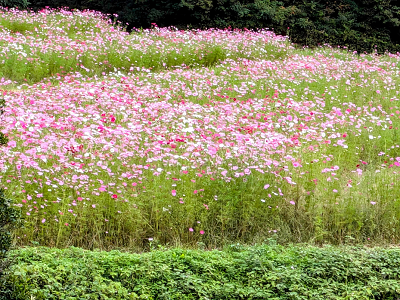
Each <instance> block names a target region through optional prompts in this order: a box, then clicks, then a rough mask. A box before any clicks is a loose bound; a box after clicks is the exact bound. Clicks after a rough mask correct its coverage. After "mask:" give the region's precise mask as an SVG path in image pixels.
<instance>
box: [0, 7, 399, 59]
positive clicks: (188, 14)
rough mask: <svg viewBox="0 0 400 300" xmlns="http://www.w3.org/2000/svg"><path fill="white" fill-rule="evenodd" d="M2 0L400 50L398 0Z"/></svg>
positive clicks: (134, 23)
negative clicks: (263, 31) (265, 31)
mask: <svg viewBox="0 0 400 300" xmlns="http://www.w3.org/2000/svg"><path fill="white" fill-rule="evenodd" d="M30 2H31V3H28V1H27V0H0V4H1V5H3V6H9V7H11V6H19V7H20V8H24V7H25V8H26V7H29V8H31V9H33V10H38V9H41V8H43V7H45V6H49V7H53V8H57V7H62V6H64V7H69V8H71V9H74V8H77V9H92V10H99V11H101V12H104V13H109V14H118V21H121V22H122V23H124V24H126V23H129V25H128V30H131V29H132V28H133V27H135V28H141V27H143V28H148V27H151V24H152V23H156V24H157V25H158V26H160V27H164V26H176V27H178V28H180V29H185V28H211V27H217V28H228V27H231V28H248V29H250V28H270V29H274V31H275V32H276V33H278V34H283V35H289V36H290V38H291V40H292V42H294V43H297V44H299V45H306V46H317V45H321V44H325V43H328V44H330V45H332V46H336V45H341V46H347V47H348V48H350V49H351V50H356V51H358V52H364V51H367V52H372V51H375V50H377V51H378V52H379V53H383V52H384V51H386V50H388V51H390V52H392V53H395V52H398V51H400V1H399V0H354V1H353V0H334V1H327V0H325V1H322V0H281V1H271V0H122V1H113V0H36V1H35V0H30Z"/></svg>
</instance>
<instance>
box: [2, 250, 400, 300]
mask: <svg viewBox="0 0 400 300" xmlns="http://www.w3.org/2000/svg"><path fill="white" fill-rule="evenodd" d="M12 256H13V257H14V258H15V259H16V262H17V263H16V264H15V265H14V267H13V270H12V274H11V275H10V277H9V278H8V282H7V286H6V287H3V290H4V291H6V292H7V293H8V295H9V298H8V299H9V300H12V299H24V300H25V299H36V300H40V299H314V300H315V299H324V300H326V299H398V297H399V295H400V269H399V266H400V250H399V249H381V248H374V249H366V248H355V247H351V248H350V247H347V248H343V247H342V248H336V247H324V248H315V247H299V246H298V247H287V248H285V247H282V246H277V245H274V244H271V245H261V246H254V247H244V246H239V245H232V246H230V247H227V248H226V249H225V250H224V251H217V250H214V251H200V250H196V251H195V250H183V249H172V250H167V251H165V250H157V251H153V252H149V253H143V254H129V253H121V252H118V251H111V252H96V251H95V252H91V251H86V250H82V249H79V248H69V249H64V250H60V249H49V248H24V249H19V250H15V251H13V252H12Z"/></svg>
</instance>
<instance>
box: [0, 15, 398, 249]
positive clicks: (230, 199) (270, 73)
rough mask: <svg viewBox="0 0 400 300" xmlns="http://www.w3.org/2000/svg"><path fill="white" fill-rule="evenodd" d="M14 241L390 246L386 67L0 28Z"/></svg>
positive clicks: (187, 35)
mask: <svg viewBox="0 0 400 300" xmlns="http://www.w3.org/2000/svg"><path fill="white" fill-rule="evenodd" d="M0 45H1V52H0V62H1V64H0V78H1V80H0V84H1V86H0V89H1V91H0V92H1V95H2V97H3V99H4V100H5V101H6V107H5V113H4V115H3V116H2V119H1V125H2V132H3V133H4V134H5V135H7V137H8V139H9V142H8V144H7V146H6V147H3V148H0V152H1V154H0V168H1V174H0V181H1V185H2V186H4V187H5V188H6V192H7V194H8V196H9V197H10V198H12V199H13V200H14V205H15V206H17V207H19V208H20V209H21V212H22V215H23V219H24V222H23V223H24V226H23V227H22V228H20V229H18V231H17V232H16V236H15V239H16V241H17V244H18V245H24V246H28V245H31V246H32V245H43V246H51V247H61V248H62V247H68V246H76V247H82V248H86V249H104V250H109V249H134V250H143V249H147V248H148V247H152V246H154V245H169V246H182V247H207V248H214V247H222V246H224V245H226V244H231V243H244V244H254V243H262V242H263V241H265V240H267V239H269V238H271V237H273V238H274V239H276V240H277V241H278V242H280V243H303V242H307V243H312V244H317V245H318V244H323V243H332V244H345V243H353V242H354V243H364V244H392V243H398V242H399V241H400V189H399V179H400V175H399V174H400V134H399V132H400V131H399V127H400V107H399V106H400V105H399V102H398V101H399V91H400V55H399V54H392V53H386V54H385V55H376V54H374V53H372V54H363V53H355V52H351V51H348V50H347V49H343V48H340V47H331V46H327V45H326V46H323V47H319V48H315V49H308V48H302V49H301V48H298V47H296V46H295V45H293V44H291V43H290V41H289V40H288V38H287V37H283V36H278V35H275V34H274V33H273V32H272V31H268V30H266V29H264V30H231V29H226V30H219V29H209V30H186V31H182V30H178V29H176V28H173V27H171V28H158V27H157V26H156V25H153V28H151V29H141V30H139V29H135V30H133V32H131V33H128V32H126V31H125V30H124V28H122V26H121V25H119V24H115V23H114V24H113V23H112V22H110V21H108V19H107V18H106V16H104V15H102V14H100V13H97V12H94V11H67V10H62V9H61V10H50V9H47V10H42V11H39V12H38V13H30V12H23V11H18V10H16V9H10V10H4V11H3V12H2V13H1V14H0Z"/></svg>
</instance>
